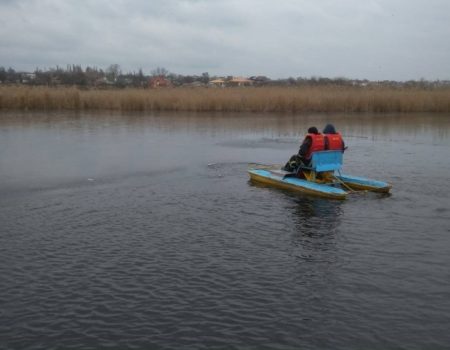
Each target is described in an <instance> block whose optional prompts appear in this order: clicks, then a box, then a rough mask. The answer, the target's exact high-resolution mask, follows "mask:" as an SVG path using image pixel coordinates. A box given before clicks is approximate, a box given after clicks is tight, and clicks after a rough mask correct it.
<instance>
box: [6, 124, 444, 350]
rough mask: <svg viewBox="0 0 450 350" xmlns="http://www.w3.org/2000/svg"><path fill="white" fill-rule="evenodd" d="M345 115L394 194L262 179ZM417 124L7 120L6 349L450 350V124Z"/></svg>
mask: <svg viewBox="0 0 450 350" xmlns="http://www.w3.org/2000/svg"><path fill="white" fill-rule="evenodd" d="M330 118H331V120H332V121H333V122H334V123H335V124H336V126H338V127H339V129H341V130H342V132H343V134H344V136H346V143H347V144H348V145H349V150H348V151H347V153H346V156H345V157H346V159H345V162H346V166H345V167H346V172H348V173H352V174H355V175H363V176H364V175H366V176H373V177H375V178H379V179H381V180H386V181H389V182H392V183H393V185H394V190H393V194H392V195H377V194H359V195H353V196H352V197H350V198H349V199H348V200H346V201H330V200H324V199H318V198H312V197H305V196H301V195H297V194H292V193H289V192H285V191H280V190H277V189H272V188H268V187H264V186H259V185H256V184H252V183H250V182H249V181H248V176H247V174H246V169H247V164H246V163H247V162H261V163H282V162H284V161H285V160H286V159H287V158H289V156H290V155H291V154H293V153H295V151H296V150H297V147H298V139H299V138H300V137H301V135H302V133H303V131H304V130H305V129H306V128H307V127H308V126H310V124H313V123H314V124H317V125H318V126H319V127H320V126H322V125H323V124H325V122H327V121H328V120H330ZM364 118H366V119H365V120H362V119H364ZM403 118H404V117H401V116H397V117H396V116H390V117H379V116H378V117H371V116H364V117H356V116H355V117H353V118H351V117H345V118H344V117H337V116H334V117H333V116H331V117H330V116H328V117H326V116H315V117H313V116H309V117H300V116H298V117H292V116H259V115H253V116H252V115H248V116H242V115H241V116H220V115H216V116H211V117H205V116H204V115H200V116H195V115H186V116H179V115H178V116H139V115H135V116H118V115H112V116H83V117H79V118H74V116H71V115H54V116H50V117H49V116H46V117H43V116H39V115H37V116H36V115H35V116H30V115H6V116H3V117H0V120H1V121H0V150H1V151H0V179H1V181H0V348H1V349H62V348H64V349H71V348H73V349H99V348H102V349H113V348H114V349H116V348H129V349H152V348H155V349H180V348H181V349H299V348H302V349H324V348H329V349H361V348H367V349H374V348H376V349H424V348H430V349H444V348H448V347H449V344H450V336H449V335H448V334H449V333H448V327H449V324H450V282H449V281H450V272H449V271H450V270H449V269H448V266H449V265H450V254H449V253H450V238H449V237H450V228H449V227H450V225H449V223H450V220H449V219H450V209H449V200H448V198H449V196H450V190H449V187H448V174H449V173H450V164H449V163H448V162H443V161H442V160H443V159H444V158H445V157H446V154H448V151H449V148H450V141H449V137H448V131H449V130H450V122H449V118H444V117H440V118H439V117H431V116H409V118H410V119H409V123H408V124H407V127H404V125H405V123H404V120H403ZM445 159H446V158H445ZM421 160H426V163H425V165H424V164H420V161H421Z"/></svg>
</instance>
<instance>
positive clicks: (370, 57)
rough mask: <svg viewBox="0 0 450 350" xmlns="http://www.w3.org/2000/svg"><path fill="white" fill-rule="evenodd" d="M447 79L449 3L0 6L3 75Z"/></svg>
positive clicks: (71, 2)
mask: <svg viewBox="0 0 450 350" xmlns="http://www.w3.org/2000/svg"><path fill="white" fill-rule="evenodd" d="M112 63H118V64H119V65H120V66H121V67H122V69H123V70H124V71H128V70H137V69H139V68H142V69H143V70H144V72H145V73H149V72H150V71H151V70H153V69H154V68H156V67H157V66H160V67H165V68H166V69H168V70H169V71H170V72H174V73H179V74H201V73H202V72H209V73H210V75H243V76H251V75H267V76H269V77H271V78H284V77H289V76H292V77H298V76H304V77H310V76H323V77H330V78H332V77H341V76H343V77H348V78H359V79H363V78H367V79H372V80H382V79H395V80H408V79H420V78H426V79H433V80H434V79H450V1H449V0H129V1H125V0H91V1H88V0H0V66H5V67H9V66H11V67H13V68H15V69H18V70H30V71H32V70H34V69H35V68H36V67H40V68H50V67H54V66H56V65H60V66H63V67H65V66H66V64H81V65H83V66H84V67H85V66H86V65H90V66H97V67H99V68H105V67H107V66H108V65H109V64H112Z"/></svg>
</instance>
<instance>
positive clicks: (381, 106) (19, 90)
mask: <svg viewBox="0 0 450 350" xmlns="http://www.w3.org/2000/svg"><path fill="white" fill-rule="evenodd" d="M0 110H30V111H38V110H40V111H91V110H114V111H194V112H203V111H205V112H285V113H286V112H287V113H335V112H337V113H414V112H426V113H450V87H439V88H438V87H435V88H432V89H428V88H425V89H423V88H417V87H402V88H398V87H386V86H370V87H360V86H336V85H329V86H262V87H252V86H249V87H244V88H222V89H218V88H207V87H197V88H187V87H179V88H168V89H167V88H165V89H164V88H161V89H142V88H127V89H116V88H111V89H86V88H80V87H65V86H60V87H51V86H26V85H13V86H9V85H3V86H2V85H0Z"/></svg>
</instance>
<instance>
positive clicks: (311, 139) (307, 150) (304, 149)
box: [283, 126, 325, 172]
mask: <svg viewBox="0 0 450 350" xmlns="http://www.w3.org/2000/svg"><path fill="white" fill-rule="evenodd" d="M323 150H325V138H324V136H323V135H322V134H321V133H319V130H317V128H316V127H315V126H311V127H310V128H309V129H308V134H307V135H306V136H305V138H304V140H303V142H302V144H301V145H300V149H299V151H298V154H295V155H293V156H292V157H291V158H290V159H289V161H288V162H287V163H286V165H285V166H284V167H283V170H286V171H290V172H293V171H295V170H296V169H297V168H298V167H299V166H300V165H304V166H309V165H310V162H311V157H312V154H313V153H314V152H319V151H323Z"/></svg>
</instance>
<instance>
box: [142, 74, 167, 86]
mask: <svg viewBox="0 0 450 350" xmlns="http://www.w3.org/2000/svg"><path fill="white" fill-rule="evenodd" d="M171 86H172V83H171V82H170V80H168V79H166V78H165V77H164V76H162V75H160V76H156V77H152V78H150V80H149V81H148V87H149V88H162V87H171Z"/></svg>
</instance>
